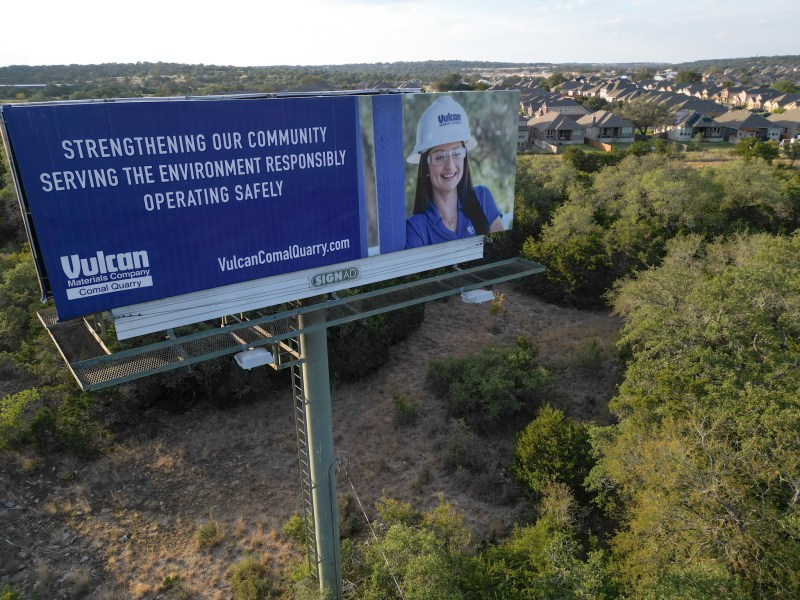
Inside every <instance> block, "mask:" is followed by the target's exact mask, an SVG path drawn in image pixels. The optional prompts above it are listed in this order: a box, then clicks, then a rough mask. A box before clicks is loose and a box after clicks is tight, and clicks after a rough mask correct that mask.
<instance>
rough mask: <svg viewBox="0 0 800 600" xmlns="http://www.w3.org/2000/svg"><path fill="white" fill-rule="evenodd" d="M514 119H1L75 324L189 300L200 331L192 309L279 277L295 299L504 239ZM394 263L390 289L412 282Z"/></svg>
mask: <svg viewBox="0 0 800 600" xmlns="http://www.w3.org/2000/svg"><path fill="white" fill-rule="evenodd" d="M517 106H518V93H516V92H485V93H478V92H467V93H463V92H462V93H452V94H395V95H386V94H384V95H363V94H362V95H351V96H345V95H338V96H337V95H327V96H317V97H299V98H298V97H295V98H235V99H234V98H213V99H212V98H175V99H159V100H116V101H108V102H96V101H93V102H75V103H73V102H67V103H50V104H11V105H5V106H2V107H0V124H2V126H3V133H4V139H5V141H6V144H7V148H8V150H9V158H10V160H11V162H12V167H13V168H12V173H13V174H14V176H15V180H16V183H17V186H18V189H19V191H20V193H21V196H22V197H21V201H22V205H23V206H24V208H25V209H26V211H28V213H29V215H26V219H27V223H28V226H29V234H30V237H31V243H32V246H33V248H34V252H35V255H36V259H37V267H38V269H39V273H40V279H41V281H42V287H43V290H44V292H45V293H46V294H47V295H51V296H52V297H53V298H54V300H55V304H56V309H57V311H58V315H59V318H60V319H68V318H72V317H76V316H81V315H85V314H90V313H93V312H100V311H103V310H112V309H117V308H120V307H129V306H132V305H136V306H137V307H141V306H143V305H148V306H149V307H152V310H153V311H155V312H163V310H171V309H166V308H163V307H160V306H159V305H157V304H152V303H154V302H158V301H161V300H163V299H169V298H174V297H189V296H190V297H192V298H195V297H197V298H198V300H197V302H196V304H197V306H195V307H194V308H193V310H198V311H199V312H203V314H205V312H204V310H205V309H204V303H206V301H207V300H206V299H205V296H202V295H201V296H196V295H197V293H198V292H203V291H205V290H208V291H213V290H217V289H220V288H225V289H232V290H236V289H237V288H236V287H235V286H236V285H238V284H243V283H245V282H250V281H269V280H270V278H275V281H281V282H283V283H281V285H284V286H287V288H288V291H287V292H286V294H285V295H287V296H293V297H294V298H296V299H299V298H303V297H308V296H311V295H315V294H316V293H319V292H318V291H317V290H318V286H315V285H314V283H313V282H315V281H319V280H321V279H320V278H321V277H322V276H323V275H325V274H326V273H329V272H331V268H330V266H331V265H337V264H343V263H348V266H349V267H351V268H352V267H353V265H354V263H353V261H363V260H367V261H369V260H374V258H375V257H377V256H378V255H388V254H389V253H394V252H399V251H406V252H408V250H409V249H412V248H413V249H417V250H419V248H420V247H424V246H426V245H433V244H440V243H446V242H453V241H457V240H460V239H462V238H464V237H478V236H480V235H482V234H485V233H493V232H496V231H502V230H503V229H508V227H510V225H511V217H512V209H513V192H514V173H515V170H514V162H515V150H516V138H517V132H516V128H517ZM438 254H441V250H439V251H438ZM423 255H425V252H422V253H420V252H415V253H414V254H413V255H412V254H409V255H408V256H409V258H411V257H412V256H413V257H414V265H415V266H414V267H413V268H412V269H410V270H411V271H414V272H416V271H423V270H425V269H426V268H429V266H428V263H427V262H426V261H425V260H420V259H419V257H420V256H423ZM432 256H433V253H431V257H432ZM453 256H454V258H453V262H458V260H459V259H458V258H457V256H459V255H458V254H457V253H454V254H453ZM436 260H437V261H440V260H445V262H446V258H445V259H439V258H437V259H436ZM388 264H389V263H387V265H388ZM396 264H397V262H396V261H394V262H392V263H391V265H392V266H387V267H386V274H385V278H386V279H388V278H391V277H394V276H397V274H399V273H401V272H402V273H403V274H406V273H408V272H409V267H403V268H402V269H400V268H399V267H396V266H394V265H396ZM450 264H452V263H450ZM356 270H357V269H356ZM366 271H368V269H367V270H366ZM366 271H364V272H366ZM353 272H355V271H353ZM291 274H298V275H297V277H296V278H295V279H290V280H286V276H287V275H291ZM376 277H377V276H376ZM323 279H324V278H323ZM373 280H374V279H373ZM287 281H288V282H287ZM339 283H341V286H339V289H341V287H343V286H345V285H350V284H358V282H357V281H353V282H350V281H349V280H348V281H346V282H337V284H339ZM331 289H333V288H331ZM326 291H330V290H328V289H326ZM212 295H213V294H212ZM252 302H253V303H254V305H255V304H257V302H258V299H253V300H252ZM220 310H225V308H224V307H221V308H220ZM122 312H125V311H124V310H123V311H122ZM126 314H127V313H126ZM224 314H230V313H229V312H226V313H224ZM191 318H192V317H186V318H185V321H186V322H189V321H190V320H191Z"/></svg>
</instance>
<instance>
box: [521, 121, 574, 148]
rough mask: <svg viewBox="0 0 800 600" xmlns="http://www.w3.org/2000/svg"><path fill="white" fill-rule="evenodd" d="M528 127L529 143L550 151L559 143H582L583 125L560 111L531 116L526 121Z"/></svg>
mask: <svg viewBox="0 0 800 600" xmlns="http://www.w3.org/2000/svg"><path fill="white" fill-rule="evenodd" d="M528 128H529V129H530V143H531V145H533V146H537V147H539V148H543V149H546V150H549V151H551V152H555V151H556V150H557V146H560V145H564V144H582V143H583V138H584V128H583V125H580V124H578V122H577V121H575V119H571V118H569V117H567V116H565V115H562V114H561V113H557V112H549V113H545V114H543V115H540V116H537V117H533V118H532V119H530V120H529V121H528Z"/></svg>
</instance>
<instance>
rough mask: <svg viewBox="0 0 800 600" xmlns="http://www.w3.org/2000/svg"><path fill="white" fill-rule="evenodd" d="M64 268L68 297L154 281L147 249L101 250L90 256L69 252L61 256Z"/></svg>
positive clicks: (101, 292)
mask: <svg viewBox="0 0 800 600" xmlns="http://www.w3.org/2000/svg"><path fill="white" fill-rule="evenodd" d="M61 268H62V269H63V270H64V274H65V275H66V276H67V298H68V299H69V300H78V299H80V298H88V297H89V296H98V295H100V294H112V293H115V292H124V291H126V290H135V289H139V288H144V287H151V286H152V285H153V278H152V276H151V275H150V258H149V257H148V255H147V250H134V251H131V252H118V253H113V252H106V251H104V250H98V251H97V252H95V254H94V256H88V257H83V256H81V255H79V254H70V255H69V256H62V257H61Z"/></svg>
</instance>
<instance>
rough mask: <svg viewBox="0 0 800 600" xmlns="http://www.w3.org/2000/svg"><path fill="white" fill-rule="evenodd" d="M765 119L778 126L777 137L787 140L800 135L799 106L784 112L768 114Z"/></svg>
mask: <svg viewBox="0 0 800 600" xmlns="http://www.w3.org/2000/svg"><path fill="white" fill-rule="evenodd" d="M767 120H768V121H770V122H771V123H772V124H773V125H774V126H776V127H779V128H780V133H779V134H778V135H779V138H780V139H781V140H788V139H792V138H795V139H797V138H798V136H800V108H793V109H792V110H787V111H786V112H785V113H780V114H778V113H775V114H772V115H769V116H768V117H767Z"/></svg>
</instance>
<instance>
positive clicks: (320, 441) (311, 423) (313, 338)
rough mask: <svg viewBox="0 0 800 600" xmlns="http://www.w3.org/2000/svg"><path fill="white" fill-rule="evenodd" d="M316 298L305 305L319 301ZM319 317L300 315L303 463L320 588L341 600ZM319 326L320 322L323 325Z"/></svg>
mask: <svg viewBox="0 0 800 600" xmlns="http://www.w3.org/2000/svg"><path fill="white" fill-rule="evenodd" d="M323 300H324V297H320V296H317V297H315V298H311V299H309V300H306V301H304V304H305V305H309V304H315V303H318V302H320V301H323ZM320 319H321V317H320V315H319V313H314V312H311V313H307V314H304V315H301V317H300V329H301V331H305V333H302V334H301V335H300V349H301V354H302V355H303V356H304V357H305V362H304V363H303V366H302V368H303V387H304V390H305V396H306V405H305V410H306V424H307V428H308V460H309V467H310V474H311V495H312V499H313V505H314V533H315V535H314V537H315V539H314V543H315V545H316V556H317V561H318V562H317V565H316V567H317V573H318V576H319V587H320V590H321V591H323V592H324V593H325V594H326V598H327V599H329V600H334V599H335V600H340V599H341V598H342V573H341V570H342V569H341V554H340V545H339V522H338V515H337V507H336V473H335V471H336V469H335V466H336V462H335V459H334V455H333V418H332V416H331V415H332V411H331V389H330V375H329V370H328V334H327V328H324V327H323V328H322V329H315V328H314V327H313V326H314V325H316V324H318V323H316V322H315V321H319V320H320ZM323 323H324V321H323Z"/></svg>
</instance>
